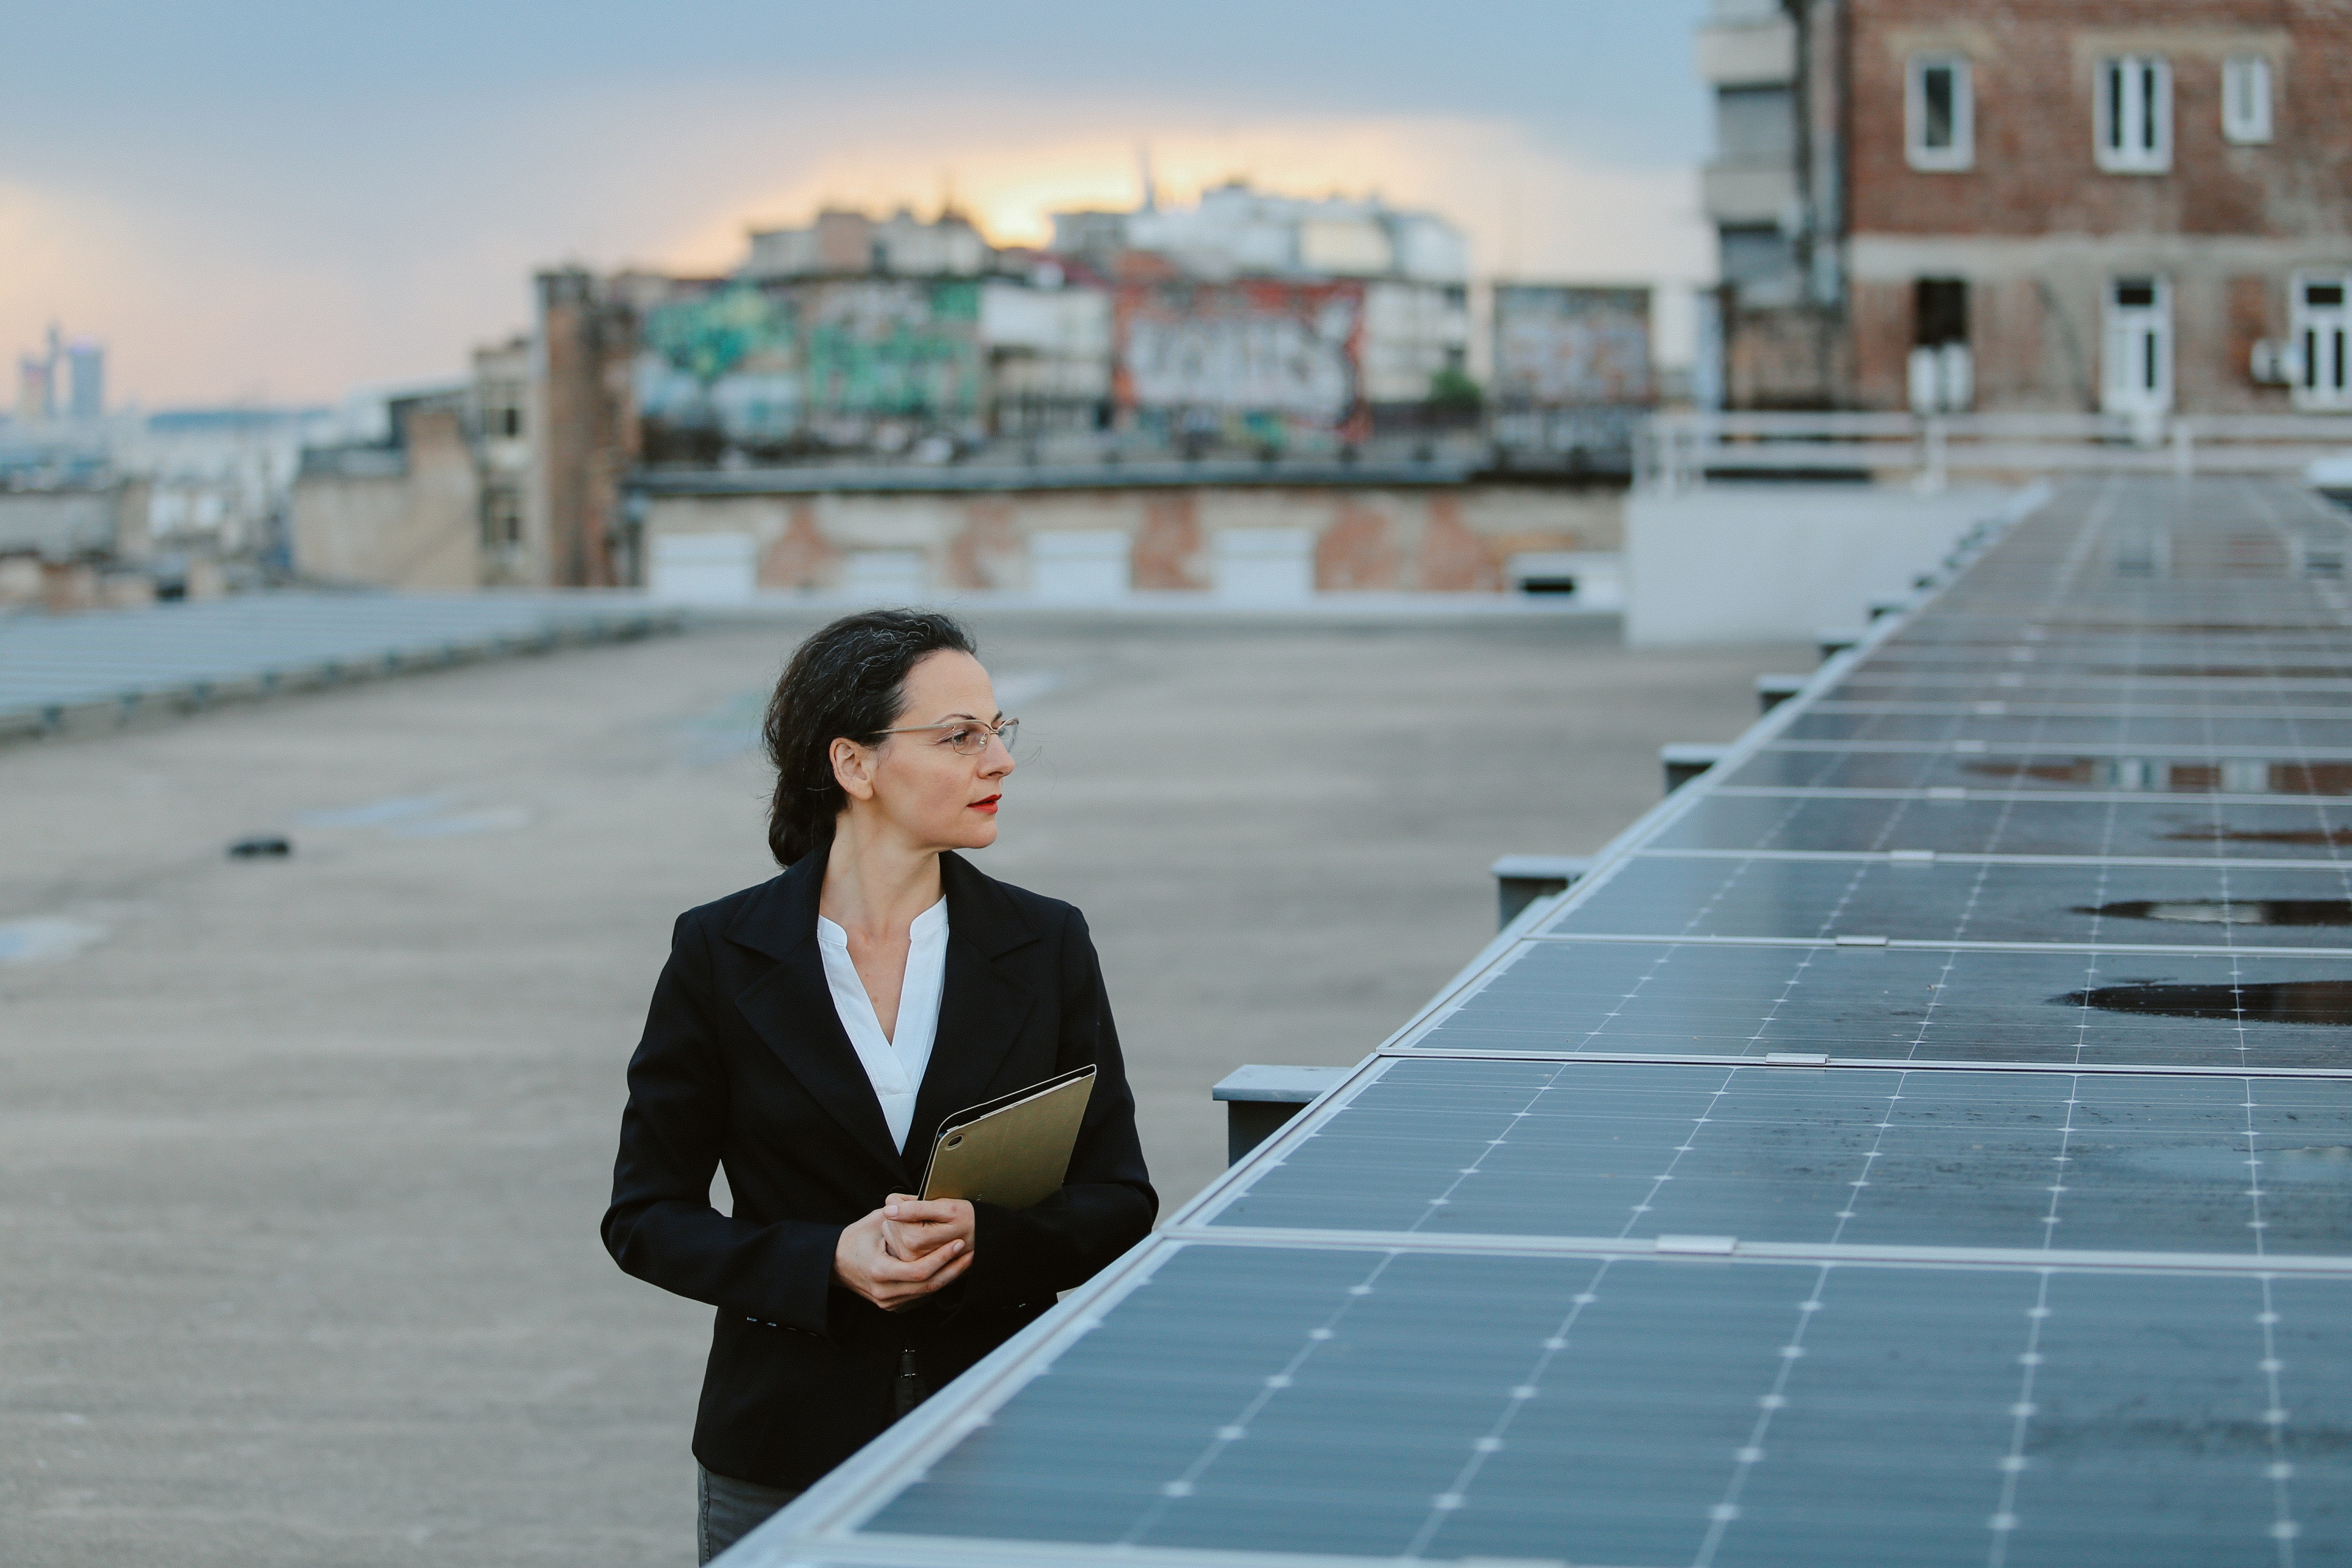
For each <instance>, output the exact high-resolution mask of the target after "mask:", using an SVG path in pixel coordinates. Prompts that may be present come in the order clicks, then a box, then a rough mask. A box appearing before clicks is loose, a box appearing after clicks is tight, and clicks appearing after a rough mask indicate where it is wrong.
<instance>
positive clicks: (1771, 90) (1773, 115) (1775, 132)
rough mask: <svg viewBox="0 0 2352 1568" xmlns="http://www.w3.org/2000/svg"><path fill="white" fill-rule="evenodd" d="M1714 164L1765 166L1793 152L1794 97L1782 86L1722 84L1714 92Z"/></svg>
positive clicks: (1794, 134) (1795, 120)
mask: <svg viewBox="0 0 2352 1568" xmlns="http://www.w3.org/2000/svg"><path fill="white" fill-rule="evenodd" d="M1715 146H1716V159H1717V162H1718V163H1725V164H1727V165H1730V166H1732V167H1736V168H1743V169H1754V168H1766V167H1770V166H1774V165H1778V164H1781V163H1787V162H1788V161H1789V160H1790V159H1791V158H1793V157H1795V156H1796V155H1797V99H1796V95H1795V94H1794V93H1793V92H1791V91H1790V89H1787V88H1785V87H1724V88H1717V89H1716V93H1715Z"/></svg>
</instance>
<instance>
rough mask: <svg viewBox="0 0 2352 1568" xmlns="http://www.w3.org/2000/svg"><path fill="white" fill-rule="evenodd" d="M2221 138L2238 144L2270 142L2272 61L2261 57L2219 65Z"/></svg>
mask: <svg viewBox="0 0 2352 1568" xmlns="http://www.w3.org/2000/svg"><path fill="white" fill-rule="evenodd" d="M2221 135H2222V137H2223V138H2224V139H2225V140H2228V141H2231V142H2240V143H2252V142H2267V141H2269V140H2270V139H2271V62H2270V61H2269V60H2267V59H2265V58H2263V56H2261V55H2232V56H2231V57H2230V58H2228V59H2226V60H2223V61H2222V62H2221Z"/></svg>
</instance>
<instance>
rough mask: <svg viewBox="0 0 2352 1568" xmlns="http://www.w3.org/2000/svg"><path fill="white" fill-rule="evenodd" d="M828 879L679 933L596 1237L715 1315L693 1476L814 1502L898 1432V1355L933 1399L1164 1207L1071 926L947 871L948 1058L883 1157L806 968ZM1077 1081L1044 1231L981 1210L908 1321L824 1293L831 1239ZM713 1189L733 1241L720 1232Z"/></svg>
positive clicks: (698, 921) (841, 1037)
mask: <svg viewBox="0 0 2352 1568" xmlns="http://www.w3.org/2000/svg"><path fill="white" fill-rule="evenodd" d="M824 863H825V855H824V851H823V850H819V851H817V852H815V853H814V854H811V855H808V856H806V857H804V858H802V859H801V860H800V861H798V862H796V863H795V864H794V865H793V868H792V869H790V870H788V871H786V872H785V873H784V874H783V875H782V876H781V877H778V878H776V879H774V880H772V881H769V882H763V883H761V885H760V886H758V887H756V888H749V889H745V890H743V891H742V892H740V893H736V894H734V895H733V896H731V897H729V898H725V899H721V900H719V901H718V902H716V903H711V904H705V905H703V906H702V907H701V908H700V909H697V910H688V911H687V912H686V913H685V914H683V915H681V916H679V917H678V921H677V931H675V933H674V934H673V936H672V939H671V947H670V956H669V963H667V965H666V966H664V968H663V970H662V973H661V979H660V981H659V983H658V984H656V986H655V987H654V999H653V1005H652V1008H651V1010H650V1011H649V1013H648V1014H647V1016H646V1033H645V1038H644V1039H643V1041H642V1042H640V1043H639V1045H638V1047H637V1050H636V1055H635V1057H633V1058H631V1059H630V1062H629V1103H628V1108H627V1110H625V1111H624V1112H623V1113H622V1117H621V1152H620V1158H619V1159H618V1161H617V1162H616V1163H614V1170H613V1206H612V1207H611V1209H610V1210H608V1211H607V1212H606V1213H605V1215H604V1245H605V1247H606V1248H607V1249H608V1250H609V1251H611V1253H612V1254H613V1258H614V1261H616V1262H618V1263H619V1264H620V1266H621V1267H622V1268H625V1269H626V1270H628V1272H630V1273H631V1274H634V1275H635V1276H636V1277H637V1278H639V1279H646V1280H650V1281H651V1282H653V1283H654V1284H656V1285H659V1286H661V1287H663V1288H664V1289H669V1290H675V1291H677V1293H678V1294H679V1295H681V1296H690V1297H692V1298H693V1299H694V1300H698V1301H708V1302H710V1303H711V1304H712V1305H714V1306H716V1307H717V1308H718V1309H719V1315H718V1323H717V1327H716V1330H715V1331H714V1333H713V1336H712V1341H711V1346H710V1362H709V1369H708V1371H707V1372H706V1373H705V1375H704V1378H703V1384H702V1405H701V1410H700V1412H699V1415H698V1417H697V1420H696V1422H695V1430H694V1453H695V1457H696V1458H698V1459H700V1460H701V1461H702V1463H703V1464H704V1465H705V1466H707V1467H709V1468H710V1469H712V1470H714V1471H716V1472H718V1473H719V1474H720V1475H723V1476H731V1477H734V1478H735V1479H739V1480H747V1481H758V1482H761V1483H763V1484H765V1485H769V1486H777V1487H804V1486H806V1485H808V1484H809V1483H810V1482H812V1481H814V1480H815V1479H817V1478H818V1477H819V1476H821V1475H823V1474H824V1472H825V1471H827V1470H829V1469H831V1468H833V1467H834V1466H835V1465H836V1464H838V1463H840V1462H841V1461H842V1460H843V1459H845V1458H847V1457H848V1456H849V1455H850V1454H852V1453H854V1452H855V1451H856V1449H857V1448H858V1447H860V1446H861V1445H862V1444H864V1443H865V1442H866V1440H867V1439H868V1438H870V1437H872V1436H875V1435H876V1434H877V1433H878V1432H880V1431H881V1430H882V1429H883V1428H884V1427H885V1426H888V1425H889V1424H890V1422H891V1420H892V1419H893V1416H894V1409H893V1399H894V1394H895V1388H896V1380H897V1378H898V1374H899V1373H900V1371H901V1367H902V1357H903V1354H904V1352H908V1351H912V1352H914V1353H915V1357H916V1365H917V1368H918V1370H919V1373H920V1375H921V1377H922V1379H923V1381H924V1383H925V1384H928V1385H929V1387H931V1388H934V1389H935V1388H937V1387H938V1386H939V1385H940V1384H942V1383H944V1382H946V1381H947V1380H948V1379H949V1378H950V1377H953V1376H954V1375H955V1374H956V1373H960V1372H961V1371H963V1370H964V1368H966V1367H968V1366H970V1365H971V1363H973V1362H975V1361H977V1360H978V1359H980V1357H982V1356H983V1355H985V1354H987V1353H988V1352H990V1351H991V1350H992V1349H994V1348H995V1347H996V1346H997V1345H999V1344H1001V1343H1003V1341H1004V1340H1005V1339H1006V1338H1007V1337H1009V1336H1010V1335H1011V1334H1012V1333H1013V1331H1015V1330H1017V1329H1019V1328H1020V1327H1021V1326H1022V1325H1023V1324H1024V1323H1026V1322H1028V1321H1030V1320H1031V1319H1033V1318H1034V1317H1036V1316H1037V1315H1038V1314H1039V1313H1040V1312H1043V1311H1044V1310H1045V1309H1046V1308H1047V1307H1050V1306H1052V1305H1053V1303H1054V1297H1055V1292H1056V1291H1060V1290H1066V1289H1069V1288H1070V1287H1072V1286H1074V1285H1076V1284H1078V1283H1080V1282H1081V1281H1083V1280H1085V1279H1087V1278H1088V1277H1090V1276H1091V1275H1093V1274H1094V1273H1095V1272H1096V1271H1097V1270H1098V1269H1100V1268H1102V1267H1103V1266H1104V1265H1105V1264H1107V1263H1108V1262H1110V1261H1111V1260H1112V1259H1113V1258H1117V1257H1118V1255H1119V1254H1120V1253H1121V1252H1124V1251H1125V1250H1126V1249H1127V1248H1128V1247H1130V1246H1132V1245H1134V1244H1135V1243H1136V1242H1138V1241H1140V1240H1141V1239H1142V1238H1143V1237H1144V1236H1145V1235H1146V1233H1148V1232H1149V1231H1150V1228H1151V1221H1152V1216H1153V1215H1155V1214H1156V1213H1157V1212H1158V1211H1159V1205H1160V1200H1159V1198H1158V1196H1157V1195H1156V1194H1154V1193H1153V1192H1152V1190H1151V1184H1150V1179H1149V1177H1148V1176H1147V1175H1146V1173H1145V1172H1144V1168H1143V1151H1142V1147H1141V1145H1140V1144H1139V1142H1138V1141H1137V1139H1136V1135H1135V1100H1134V1096H1133V1095H1132V1094H1131V1093H1129V1089H1128V1085H1127V1074H1126V1071H1125V1069H1124V1068H1123V1067H1122V1066H1121V1064H1120V1061H1119V1053H1118V1030H1117V1029H1116V1028H1115V1027H1114V1026H1113V1025H1112V1023H1111V1016H1110V1002H1109V999H1108V996H1106V995H1105V994H1104V991H1103V982H1102V970H1101V967H1100V965H1099V964H1098V963H1097V961H1096V958H1095V950H1094V943H1093V942H1091V941H1089V940H1088V938H1087V922H1086V920H1085V918H1084V917H1083V916H1081V915H1080V914H1079V913H1078V911H1077V910H1075V909H1073V908H1071V907H1070V906H1069V905H1067V904H1065V903H1061V902H1059V901H1057V900H1053V899H1046V898H1040V897H1039V896H1038V895H1036V894H1035V893H1031V892H1025V891H1024V890H1023V889H1019V888H1013V887H1008V886H1006V885H1005V884H1004V883H1003V882H999V881H996V880H994V879H992V878H989V877H986V876H983V875H982V874H981V873H980V872H979V871H977V870H975V869H973V868H972V867H971V865H970V864H968V863H967V862H965V861H964V860H962V859H961V858H958V857H956V856H954V855H942V856H940V881H941V882H942V883H943V884H944V886H945V888H946V892H947V900H948V953H947V974H946V983H945V985H944V987H943V989H942V992H941V995H940V1023H939V1034H938V1036H937V1037H936V1039H935V1041H934V1043H933V1045H932V1047H931V1058H930V1063H929V1067H928V1068H926V1069H925V1071H924V1074H923V1081H922V1085H921V1087H920V1089H919V1091H918V1093H917V1095H916V1099H915V1118H914V1126H913V1128H912V1130H911V1131H909V1132H908V1138H907V1153H906V1154H905V1155H904V1156H903V1157H902V1156H901V1155H900V1153H899V1152H898V1150H897V1149H895V1148H893V1147H892V1146H891V1143H890V1134H889V1131H888V1128H887V1125H886V1124H885V1123H884V1121H883V1120H882V1106H881V1102H880V1101H879V1100H877V1099H876V1098H875V1096H874V1089H873V1085H872V1084H871V1083H870V1082H869V1081H868V1079H866V1069H865V1068H864V1066H863V1065H862V1064H861V1063H860V1062H859V1061H858V1059H857V1053H856V1050H855V1049H854V1048H853V1047H851V1046H850V1043H849V1037H848V1035H847V1034H846V1033H845V1032H844V1031H843V1029H842V1026H841V1020H840V1017H839V1016H838V1015H836V1014H835V1011H834V1006H833V994H832V992H831V990H830V989H829V988H828V986H827V984H826V982H825V974H824V957H823V955H822V954H821V952H820V951H819V949H818V947H817V942H816V915H817V894H818V891H819V890H820V889H822V887H823V886H824ZM1088 1062H1091V1063H1093V1064H1094V1066H1095V1069H1096V1074H1097V1076H1096V1079H1095V1087H1094V1092H1093V1097H1092V1099H1091V1100H1090V1101H1089V1102H1088V1104H1087V1115H1086V1121H1085V1122H1084V1124H1083V1125H1082V1126H1081V1128H1080V1129H1079V1133H1078V1142H1077V1149H1076V1153H1074V1154H1073V1155H1072V1157H1071V1160H1070V1170H1069V1176H1068V1179H1067V1182H1066V1185H1065V1186H1064V1187H1063V1189H1062V1191H1061V1192H1059V1193H1058V1194H1055V1195H1054V1196H1053V1197H1050V1198H1048V1199H1046V1200H1045V1202H1043V1203H1041V1204H1038V1205H1036V1206H1034V1208H1028V1209H1023V1210H1019V1211H1017V1212H1016V1211H1013V1210H1010V1209H1004V1208H1000V1207H998V1206H996V1205H993V1204H985V1203H983V1204H979V1205H974V1206H975V1209H976V1211H977V1215H978V1223H977V1226H976V1231H975V1234H974V1237H973V1254H974V1256H973V1258H972V1262H971V1268H968V1269H967V1270H966V1271H965V1273H964V1277H963V1278H962V1279H961V1280H959V1281H957V1282H956V1283H955V1284H953V1285H951V1286H950V1287H948V1288H947V1289H945V1290H943V1291H941V1292H940V1294H939V1295H938V1296H937V1297H935V1298H933V1299H932V1300H931V1301H929V1302H927V1303H925V1304H924V1305H923V1306H920V1307H918V1308H915V1309H912V1310H908V1311H904V1312H885V1311H883V1310H881V1309H879V1308H878V1307H876V1306H874V1305H873V1304H871V1303H870V1302H868V1301H866V1300H864V1299H863V1298H861V1297H858V1296H856V1295H853V1294H852V1293H851V1292H849V1291H848V1290H847V1289H844V1288H843V1287H841V1286H839V1285H837V1284H835V1282H834V1279H833V1253H834V1246H835V1241H836V1240H837V1239H838V1237H840V1234H841V1231H842V1227H843V1226H846V1225H848V1224H849V1223H851V1222H852V1221H854V1220H856V1219H859V1218H862V1217H863V1216H864V1215H867V1214H869V1213H871V1212H872V1211H873V1210H874V1209H876V1208H878V1207H879V1206H881V1204H882V1202H883V1199H884V1198H885V1197H886V1196H887V1195H888V1194H891V1193H894V1192H898V1193H911V1192H914V1191H916V1190H917V1189H916V1184H917V1183H918V1182H919V1181H921V1180H922V1165H923V1163H924V1161H925V1159H926V1158H927V1157H928V1155H929V1150H930V1146H931V1142H932V1139H933V1138H934V1136H935V1135H936V1133H937V1131H938V1129H939V1124H940V1121H941V1120H942V1119H943V1118H945V1117H947V1116H949V1115H950V1114H952V1113H953V1112H955V1111H958V1110H962V1109H964V1108H965V1107H967V1106H970V1105H975V1104H977V1103H979V1102H980V1101H982V1100H988V1099H992V1098H993V1097H994V1096H996V1095H1000V1094H1005V1093H1009V1092H1011V1091H1012V1090H1013V1089H1022V1088H1025V1087H1027V1086H1028V1085H1030V1084H1033V1083H1035V1082H1037V1081H1038V1080H1039V1079H1045V1078H1050V1077H1052V1076H1053V1075H1054V1074H1055V1073H1058V1072H1063V1071H1066V1070H1067V1069H1069V1068H1076V1067H1081V1066H1084V1065H1086V1064H1087V1063H1088ZM720 1164H724V1165H725V1166H726V1168H727V1184H728V1187H729V1188H730V1191H732V1193H733V1194H734V1198H735V1212H734V1214H733V1215H731V1216H730V1215H722V1214H720V1213H719V1212H718V1211H717V1210H716V1209H714V1208H712V1207H711V1206H710V1178H711V1173H712V1171H713V1170H714V1169H715V1168H716V1167H718V1166H719V1165H720Z"/></svg>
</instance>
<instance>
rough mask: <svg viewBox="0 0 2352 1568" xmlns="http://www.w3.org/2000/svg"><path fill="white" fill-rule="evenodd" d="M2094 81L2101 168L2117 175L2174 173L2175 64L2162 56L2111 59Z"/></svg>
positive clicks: (2104, 60) (2098, 158)
mask: <svg viewBox="0 0 2352 1568" xmlns="http://www.w3.org/2000/svg"><path fill="white" fill-rule="evenodd" d="M2119 81H2120V90H2118V83H2119ZM2093 82H2094V89H2093V90H2094V92H2095V95H2096V98H2097V106H2096V109H2097V111H2096V113H2095V115H2094V117H2093V118H2094V119H2095V120H2096V121H2097V122H2098V142H2097V145H2096V146H2095V148H2094V150H2093V151H2094V153H2095V158H2096V161H2097V163H2098V165H2099V167H2100V168H2102V169H2104V170H2105V171H2106V172H2107V173H2108V174H2170V173H2171V172H2172V62H2171V61H2169V60H2168V59H2166V58H2164V57H2163V56H2162V55H2110V56H2108V57H2107V58H2105V59H2103V60H2101V61H2100V62H2099V68H2098V71H2097V73H2096V74H2095V77H2094V78H2093ZM2118 109H2120V110H2121V113H2120V115H2118V113H2117V110H2118Z"/></svg>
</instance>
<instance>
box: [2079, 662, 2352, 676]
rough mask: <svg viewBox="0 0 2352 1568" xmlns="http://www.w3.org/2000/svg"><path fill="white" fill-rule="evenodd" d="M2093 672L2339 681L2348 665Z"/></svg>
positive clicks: (2350, 669) (2101, 667) (2126, 667)
mask: <svg viewBox="0 0 2352 1568" xmlns="http://www.w3.org/2000/svg"><path fill="white" fill-rule="evenodd" d="M2089 673H2090V674H2093V675H2121V676H2137V677H2142V678H2145V679H2151V680H2156V679H2163V680H2343V679H2347V678H2352V665H2342V664H2097V665H2093V666H2092V667H2091V668H2090V671H2089Z"/></svg>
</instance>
